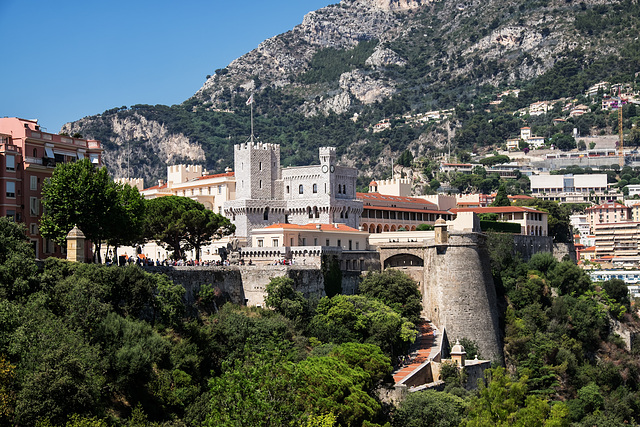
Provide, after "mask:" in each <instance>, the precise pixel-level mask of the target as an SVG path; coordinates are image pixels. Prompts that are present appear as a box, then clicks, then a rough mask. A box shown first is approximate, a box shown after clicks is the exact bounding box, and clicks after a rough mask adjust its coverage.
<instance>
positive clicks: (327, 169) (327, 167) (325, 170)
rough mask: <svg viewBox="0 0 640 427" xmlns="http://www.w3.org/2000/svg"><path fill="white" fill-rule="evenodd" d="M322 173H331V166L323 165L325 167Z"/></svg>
mask: <svg viewBox="0 0 640 427" xmlns="http://www.w3.org/2000/svg"><path fill="white" fill-rule="evenodd" d="M322 172H324V173H327V172H329V166H327V165H323V166H322Z"/></svg>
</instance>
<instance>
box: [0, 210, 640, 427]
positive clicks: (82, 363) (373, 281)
mask: <svg viewBox="0 0 640 427" xmlns="http://www.w3.org/2000/svg"><path fill="white" fill-rule="evenodd" d="M509 237H510V236H509V235H505V234H490V235H489V241H490V254H491V262H492V271H493V274H494V276H495V281H496V285H497V289H498V295H499V298H501V300H502V301H503V302H504V312H503V322H504V325H505V330H504V334H505V335H504V343H505V357H506V367H507V369H506V370H505V369H503V368H500V367H497V368H495V369H491V370H488V371H486V372H485V380H484V381H483V382H481V384H480V388H479V390H478V391H475V392H468V391H465V390H464V389H462V388H461V384H462V383H463V382H464V378H463V377H462V376H461V375H460V374H459V373H458V371H457V369H456V368H455V367H452V366H449V365H446V364H445V365H443V367H442V376H443V378H444V379H445V384H446V387H445V390H446V391H444V392H437V391H427V392H420V393H410V394H409V396H408V397H407V398H406V399H405V400H404V401H402V402H400V403H398V405H397V406H396V407H388V406H385V405H383V404H382V403H381V402H380V401H379V400H378V398H377V394H376V389H377V388H378V387H379V386H380V385H383V384H385V383H387V384H388V382H389V381H390V376H389V373H390V372H391V370H392V363H391V361H392V360H397V359H396V357H397V356H398V355H402V354H405V352H406V351H407V348H408V345H409V344H410V343H411V342H412V341H413V339H414V338H415V336H416V331H415V329H414V328H413V323H411V322H410V321H409V319H408V318H407V317H405V316H408V317H409V318H411V317H414V318H415V317H416V316H417V313H418V311H419V301H420V296H419V294H418V292H417V287H416V284H415V282H413V281H412V280H410V279H409V278H407V277H406V276H404V274H402V273H400V272H398V271H385V272H384V273H369V274H368V275H367V277H366V278H365V279H364V280H363V282H362V285H361V286H360V289H361V291H362V294H360V295H352V296H346V295H336V296H333V297H325V298H323V299H321V300H320V301H319V302H314V301H309V300H307V299H305V298H304V297H303V296H302V294H301V293H300V292H299V291H297V290H296V289H295V285H294V282H293V281H292V280H291V279H286V278H275V279H273V280H272V281H271V283H270V284H269V285H268V287H267V292H268V294H267V298H266V303H267V305H268V306H269V307H272V308H273V309H272V310H270V309H261V308H257V307H254V308H247V307H239V306H235V305H233V304H231V303H226V304H225V303H224V297H221V295H222V294H221V292H220V290H217V289H215V288H213V287H211V286H202V287H201V288H200V290H199V291H198V293H197V294H196V295H195V301H196V302H195V303H194V304H193V305H190V306H186V305H185V304H184V299H183V298H184V292H185V291H184V288H183V287H181V286H177V285H174V284H173V283H171V282H170V281H169V280H167V278H166V277H165V276H162V275H152V274H148V273H145V272H143V271H142V270H141V269H140V268H138V267H136V266H130V267H126V268H119V267H106V266H102V265H94V264H75V263H69V262H66V261H61V260H57V259H48V260H47V261H46V262H45V265H44V268H43V270H42V271H41V272H38V271H37V270H36V269H35V263H34V261H33V254H32V253H31V252H30V247H29V245H28V243H27V241H26V238H25V237H24V234H23V229H22V228H21V227H20V226H18V225H16V224H14V223H12V222H10V221H8V220H7V219H4V218H3V219H0V243H2V245H0V286H1V289H2V295H1V298H0V380H1V382H0V424H1V425H49V426H70V425H73V426H75V425H78V426H80V425H83V426H86V425H90V426H102V427H104V426H125V425H158V426H160V425H216V426H217V425H238V424H250V425H258V426H260V425H264V426H267V425H274V424H277V425H292V426H294V425H295V426H298V425H304V426H313V425H367V426H375V425H380V426H382V425H384V424H385V423H387V422H389V423H391V425H393V426H420V425H438V426H451V425H468V426H480V425H489V424H490V425H504V426H506V425H527V426H529V425H540V426H566V425H569V423H575V425H623V424H624V423H627V424H631V425H633V424H634V423H637V421H638V420H639V419H640V411H639V410H638V408H639V407H640V405H638V404H637V402H640V362H638V360H637V357H636V356H635V353H632V352H629V351H628V350H626V349H625V346H624V343H623V342H622V340H621V339H620V338H619V337H617V336H615V335H613V334H612V333H611V328H610V324H611V322H612V319H614V318H615V319H616V320H617V321H619V322H621V324H623V325H627V326H629V327H630V328H631V329H634V328H637V327H638V326H639V325H640V321H639V320H638V319H637V317H636V316H635V314H633V313H632V311H631V310H632V306H631V303H630V300H629V296H628V293H627V292H626V286H625V285H624V284H622V283H620V282H619V281H615V280H612V281H609V282H605V283H602V284H601V285H594V284H593V283H591V281H590V280H589V278H588V276H586V274H585V273H584V272H583V271H582V270H581V269H580V268H578V267H577V266H576V265H574V264H572V263H570V262H558V261H556V260H555V259H554V258H553V256H551V254H536V255H534V256H533V257H532V258H531V260H530V261H529V262H528V263H524V262H522V261H520V260H519V259H517V257H514V256H513V255H512V253H511V252H510V250H508V249H507V248H508V247H509V246H508V245H509V244H510V242H509V240H508V238H509ZM4 248H8V249H7V250H5V249H4ZM387 304H388V305H387ZM463 342H464V345H465V346H466V347H468V353H469V354H470V355H472V354H475V352H476V350H474V345H473V343H471V342H468V340H467V341H464V340H463ZM634 351H635V350H634Z"/></svg>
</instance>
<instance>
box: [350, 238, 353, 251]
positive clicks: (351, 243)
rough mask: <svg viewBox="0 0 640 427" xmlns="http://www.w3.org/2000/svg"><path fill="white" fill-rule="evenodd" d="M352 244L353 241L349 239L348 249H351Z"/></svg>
mask: <svg viewBox="0 0 640 427" xmlns="http://www.w3.org/2000/svg"><path fill="white" fill-rule="evenodd" d="M352 245H353V242H352V241H351V240H349V250H350V251H351V250H353V248H352Z"/></svg>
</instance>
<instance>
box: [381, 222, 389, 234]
mask: <svg viewBox="0 0 640 427" xmlns="http://www.w3.org/2000/svg"><path fill="white" fill-rule="evenodd" d="M382 231H384V232H387V231H389V225H387V224H385V225H384V228H383V229H382Z"/></svg>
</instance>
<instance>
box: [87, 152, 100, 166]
mask: <svg viewBox="0 0 640 427" xmlns="http://www.w3.org/2000/svg"><path fill="white" fill-rule="evenodd" d="M89 158H90V159H91V163H92V164H94V165H97V164H98V163H100V156H99V155H98V154H89Z"/></svg>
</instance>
